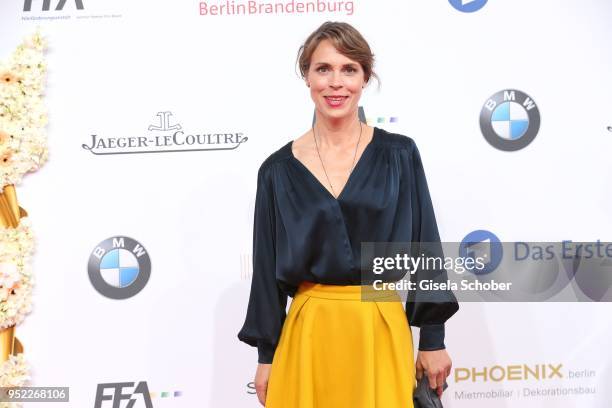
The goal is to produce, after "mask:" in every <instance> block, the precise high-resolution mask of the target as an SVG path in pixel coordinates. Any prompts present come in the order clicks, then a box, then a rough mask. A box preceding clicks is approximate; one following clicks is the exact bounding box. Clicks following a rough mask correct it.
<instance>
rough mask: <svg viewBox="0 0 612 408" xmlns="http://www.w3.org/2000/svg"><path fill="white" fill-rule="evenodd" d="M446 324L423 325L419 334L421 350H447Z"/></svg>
mask: <svg viewBox="0 0 612 408" xmlns="http://www.w3.org/2000/svg"><path fill="white" fill-rule="evenodd" d="M445 348H446V346H445V345H444V323H442V324H424V325H421V330H420V332H419V350H421V351H433V350H442V349H445Z"/></svg>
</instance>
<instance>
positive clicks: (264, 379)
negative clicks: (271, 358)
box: [255, 363, 272, 407]
mask: <svg viewBox="0 0 612 408" xmlns="http://www.w3.org/2000/svg"><path fill="white" fill-rule="evenodd" d="M271 367H272V364H261V363H259V364H257V372H256V373H255V391H257V398H259V402H260V403H261V405H263V406H264V407H265V406H266V393H267V391H268V378H269V377H270V368H271Z"/></svg>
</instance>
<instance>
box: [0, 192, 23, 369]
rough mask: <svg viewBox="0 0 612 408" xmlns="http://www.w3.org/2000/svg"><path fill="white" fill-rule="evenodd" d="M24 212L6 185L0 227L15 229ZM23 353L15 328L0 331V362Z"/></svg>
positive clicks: (1, 195)
mask: <svg viewBox="0 0 612 408" xmlns="http://www.w3.org/2000/svg"><path fill="white" fill-rule="evenodd" d="M26 215H27V213H26V211H25V210H24V209H23V208H21V207H19V204H17V193H16V191H15V186H13V185H12V184H11V185H8V186H5V187H4V188H3V189H2V192H0V227H3V228H17V226H18V225H19V220H20V219H21V217H25V216H26ZM21 352H23V347H22V345H21V343H20V342H19V340H18V339H17V338H16V337H15V326H11V327H7V328H5V329H2V330H0V362H4V361H6V360H8V358H9V356H10V355H11V354H17V353H21Z"/></svg>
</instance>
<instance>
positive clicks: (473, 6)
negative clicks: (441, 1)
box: [448, 0, 487, 13]
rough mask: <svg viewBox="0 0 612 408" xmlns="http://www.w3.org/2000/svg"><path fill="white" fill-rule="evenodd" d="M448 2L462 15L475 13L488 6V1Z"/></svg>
mask: <svg viewBox="0 0 612 408" xmlns="http://www.w3.org/2000/svg"><path fill="white" fill-rule="evenodd" d="M448 2H449V3H450V4H451V6H453V7H454V8H455V9H456V10H459V11H461V12H462V13H473V12H475V11H478V10H480V9H481V8H483V7H484V6H485V4H487V0H448Z"/></svg>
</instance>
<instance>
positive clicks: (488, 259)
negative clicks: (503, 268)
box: [459, 230, 504, 275]
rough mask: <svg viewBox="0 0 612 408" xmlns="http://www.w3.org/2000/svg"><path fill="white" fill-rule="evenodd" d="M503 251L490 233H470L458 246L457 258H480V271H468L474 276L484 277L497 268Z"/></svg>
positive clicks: (498, 241)
mask: <svg viewBox="0 0 612 408" xmlns="http://www.w3.org/2000/svg"><path fill="white" fill-rule="evenodd" d="M503 254H504V250H503V247H502V244H501V242H500V240H499V238H497V236H496V235H495V234H494V233H492V232H491V231H487V230H476V231H472V232H470V233H469V234H467V235H466V236H465V238H463V240H462V241H461V245H459V256H460V257H462V258H472V259H476V258H481V259H482V263H483V264H484V267H483V268H482V269H470V272H472V273H473V274H474V275H485V274H487V273H491V272H493V271H494V270H495V268H497V267H498V266H499V264H500V262H501V260H502V257H503Z"/></svg>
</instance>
